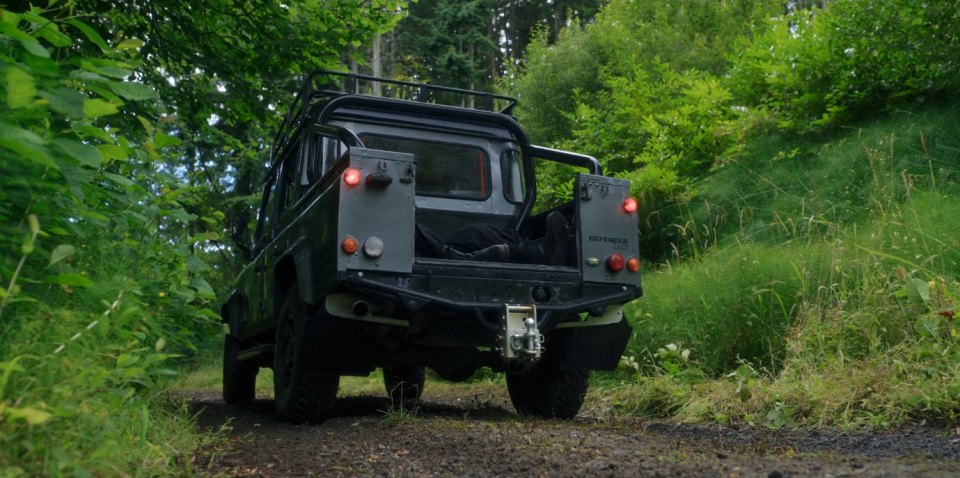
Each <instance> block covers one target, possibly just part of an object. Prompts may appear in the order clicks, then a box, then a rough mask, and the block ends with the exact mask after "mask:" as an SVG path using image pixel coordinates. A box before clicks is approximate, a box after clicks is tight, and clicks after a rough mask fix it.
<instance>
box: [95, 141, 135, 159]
mask: <svg viewBox="0 0 960 478" xmlns="http://www.w3.org/2000/svg"><path fill="white" fill-rule="evenodd" d="M97 151H100V154H102V155H103V159H104V161H106V162H108V163H109V162H112V161H122V160H124V159H127V158H128V157H130V151H129V150H128V149H127V148H124V147H123V146H119V145H115V144H101V145H98V146H97Z"/></svg>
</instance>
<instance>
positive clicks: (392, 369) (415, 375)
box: [383, 365, 427, 407]
mask: <svg viewBox="0 0 960 478" xmlns="http://www.w3.org/2000/svg"><path fill="white" fill-rule="evenodd" d="M426 377H427V370H426V369H425V368H424V367H418V366H415V365H404V366H387V367H383V385H384V387H385V388H386V389H387V395H388V396H389V397H390V401H391V402H392V403H395V404H402V405H404V406H406V407H411V406H415V405H416V404H417V402H418V401H419V400H420V395H421V394H423V383H424V382H425V381H426Z"/></svg>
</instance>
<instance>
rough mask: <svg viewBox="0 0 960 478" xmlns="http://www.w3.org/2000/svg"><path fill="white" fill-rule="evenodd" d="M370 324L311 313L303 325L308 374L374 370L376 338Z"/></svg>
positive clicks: (359, 372) (304, 352)
mask: <svg viewBox="0 0 960 478" xmlns="http://www.w3.org/2000/svg"><path fill="white" fill-rule="evenodd" d="M367 329H368V325H367V324H366V323H364V322H360V321H356V320H348V319H341V318H339V317H333V316H331V315H329V314H325V313H318V314H314V315H312V316H310V317H309V318H308V319H307V320H306V323H305V324H304V329H303V334H304V344H303V354H304V359H305V360H304V365H305V369H306V370H304V372H305V373H309V374H337V375H361V376H363V375H367V374H369V373H370V372H372V371H373V369H374V367H373V365H372V363H371V362H372V358H373V357H374V353H375V350H374V348H373V340H371V339H370V337H369V335H368V333H367Z"/></svg>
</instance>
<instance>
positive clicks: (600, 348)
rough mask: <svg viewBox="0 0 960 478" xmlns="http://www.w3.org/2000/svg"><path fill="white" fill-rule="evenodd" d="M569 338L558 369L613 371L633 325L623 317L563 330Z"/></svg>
mask: <svg viewBox="0 0 960 478" xmlns="http://www.w3.org/2000/svg"><path fill="white" fill-rule="evenodd" d="M567 331H568V333H570V334H572V337H570V342H569V345H568V346H567V351H566V353H565V354H564V357H563V361H562V362H560V370H563V371H568V370H613V369H615V368H617V364H618V363H620V356H621V355H622V354H623V350H624V349H625V348H626V347H627V342H628V341H629V340H630V334H631V333H632V332H633V328H632V327H630V325H629V324H627V321H626V320H621V321H619V322H617V323H615V324H610V325H603V326H598V327H581V328H575V329H567Z"/></svg>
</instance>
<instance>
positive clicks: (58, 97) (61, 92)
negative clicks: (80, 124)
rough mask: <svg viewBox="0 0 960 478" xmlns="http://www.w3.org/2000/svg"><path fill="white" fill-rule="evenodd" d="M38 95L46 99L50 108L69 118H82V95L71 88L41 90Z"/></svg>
mask: <svg viewBox="0 0 960 478" xmlns="http://www.w3.org/2000/svg"><path fill="white" fill-rule="evenodd" d="M40 97H41V98H43V99H45V100H47V101H48V102H49V105H50V109H52V110H53V111H56V112H57V113H60V114H64V115H67V116H69V117H71V118H83V116H84V114H83V99H84V98H83V95H81V94H80V93H79V92H78V91H77V90H74V89H71V88H57V89H55V90H53V91H41V92H40Z"/></svg>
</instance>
